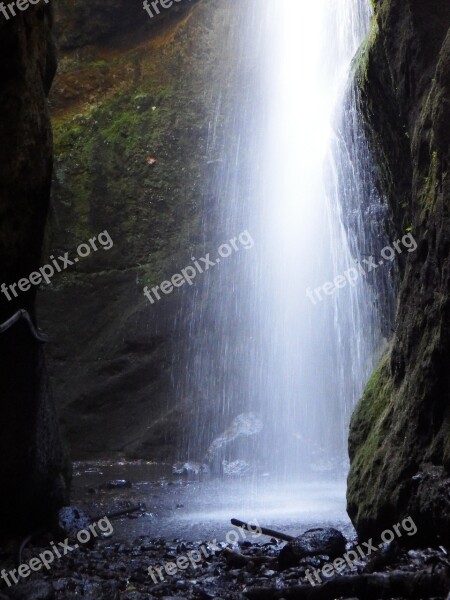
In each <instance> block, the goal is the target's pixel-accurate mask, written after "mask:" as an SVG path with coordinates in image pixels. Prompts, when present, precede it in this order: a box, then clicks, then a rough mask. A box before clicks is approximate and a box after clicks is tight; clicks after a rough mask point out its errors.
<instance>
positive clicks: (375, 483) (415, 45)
mask: <svg viewBox="0 0 450 600" xmlns="http://www.w3.org/2000/svg"><path fill="white" fill-rule="evenodd" d="M449 26H450V5H449V4H448V3H447V2H442V1H441V0H426V1H425V0H406V1H405V0H402V1H398V0H382V1H381V0H380V1H377V2H375V22H374V25H373V27H372V32H371V36H370V39H369V40H368V42H367V43H366V44H365V46H364V47H363V49H362V51H361V54H360V55H359V57H358V59H357V62H356V67H355V68H356V73H355V81H354V85H355V86H356V88H357V95H358V98H359V105H360V110H361V112H362V114H363V117H364V123H365V125H364V126H365V134H366V135H367V137H368V139H369V142H370V145H371V149H372V152H373V154H374V157H375V160H376V162H377V163H378V167H379V168H378V182H377V185H379V186H380V188H381V189H382V190H383V192H384V193H385V194H386V195H387V197H388V201H389V203H390V207H391V210H392V214H393V219H394V223H393V228H395V229H396V230H397V231H405V229H408V231H411V232H412V234H413V236H414V238H415V240H416V241H417V243H418V248H417V250H416V251H415V252H413V253H410V254H408V255H407V257H406V260H405V261H404V263H403V264H402V265H401V272H400V293H399V298H398V307H397V314H396V323H395V332H393V336H392V340H391V343H390V348H389V351H388V352H387V354H386V356H385V357H384V358H383V360H382V363H381V364H380V366H379V367H378V369H377V371H376V372H375V374H374V375H373V377H372V379H371V381H370V382H369V384H368V386H367V389H366V391H365V394H364V396H363V398H362V400H361V401H360V403H359V405H358V406H357V408H356V411H355V413H354V415H353V418H352V422H351V427H350V439H349V450H350V459H351V470H350V475H349V480H348V495H347V498H348V512H349V515H350V517H351V518H352V521H353V523H354V525H355V527H356V529H357V531H358V533H359V534H360V536H361V537H363V538H365V537H368V536H369V537H370V536H373V535H376V534H379V533H380V532H381V531H382V530H383V529H385V528H387V527H391V526H392V525H393V524H395V523H397V521H398V520H399V519H401V518H404V517H406V516H407V515H411V516H413V517H414V519H415V520H416V524H417V526H418V534H417V536H416V537H415V538H414V542H415V543H416V542H418V541H419V538H421V539H422V540H423V541H424V542H428V541H431V540H433V539H434V540H435V539H436V536H438V538H439V537H440V538H441V539H442V540H443V541H444V540H445V541H446V542H448V541H449V538H450V460H449V459H450V375H449V374H450V371H449V366H448V360H449V356H450V218H449V217H450V215H449V209H450V182H449V162H450V151H449V145H450V129H449V126H448V124H449V122H450V99H449V96H450V32H449Z"/></svg>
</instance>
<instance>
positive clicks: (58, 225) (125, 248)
mask: <svg viewBox="0 0 450 600" xmlns="http://www.w3.org/2000/svg"><path fill="white" fill-rule="evenodd" d="M100 4H101V3H98V2H94V3H92V2H90V1H89V2H88V1H86V2H78V3H77V11H78V10H79V12H78V13H77V15H78V16H77V18H78V19H80V20H81V23H82V25H80V27H79V28H78V32H80V31H84V32H86V31H87V30H89V32H90V33H89V35H88V36H87V37H82V38H80V39H77V40H75V41H72V42H71V43H72V44H73V45H78V46H79V47H77V48H76V49H72V50H70V49H67V48H68V46H70V44H69V43H68V41H67V36H68V35H69V33H68V32H69V27H68V24H70V22H71V19H70V15H72V14H73V10H74V9H73V8H71V3H69V2H66V3H63V4H62V5H61V7H60V9H59V14H58V15H57V22H58V27H59V31H60V40H61V43H62V46H63V51H62V53H61V57H60V69H59V73H58V76H57V78H56V81H55V86H54V88H53V92H52V96H51V105H52V110H53V119H54V121H53V122H54V131H55V175H54V186H53V208H54V212H53V217H52V220H51V224H50V227H49V230H50V231H51V232H52V242H51V246H50V247H49V248H48V249H47V253H48V255H50V254H52V253H53V254H55V253H57V254H59V255H62V254H63V253H64V252H66V251H69V252H70V253H71V254H73V253H74V251H75V249H76V248H77V246H78V244H80V243H84V242H88V241H89V239H90V238H92V237H93V236H95V235H98V234H99V233H100V232H102V231H104V230H107V231H108V233H109V235H110V236H111V239H112V240H113V242H114V245H113V247H112V248H111V249H109V250H108V251H105V250H103V249H100V250H99V251H98V252H96V253H92V255H91V256H89V257H87V258H85V259H80V261H79V263H78V264H77V265H76V266H72V267H70V268H69V269H68V270H66V271H64V273H62V274H60V275H58V277H57V278H56V277H55V279H54V281H53V282H52V284H51V285H50V286H45V287H44V288H43V289H42V292H41V293H40V298H39V305H40V314H41V315H42V318H43V323H44V324H45V328H46V330H48V332H49V334H50V337H51V340H52V342H51V344H49V353H50V354H49V356H50V367H51V373H52V378H53V382H54V385H55V390H56V391H57V394H58V399H59V402H60V406H61V411H62V416H63V421H64V423H65V425H66V431H67V434H68V437H69V441H70V443H71V446H72V449H73V454H74V456H76V457H92V456H98V455H99V454H111V453H118V454H121V455H124V454H125V455H128V456H138V457H149V458H163V457H164V458H167V456H168V453H169V452H172V451H173V450H174V448H175V446H176V444H177V441H178V440H179V437H180V428H182V427H183V425H184V424H185V423H186V419H187V418H188V417H189V411H190V403H191V402H192V401H193V399H192V398H180V399H179V402H178V403H175V402H174V400H173V399H174V397H175V394H174V390H173V382H174V379H176V373H175V374H174V372H173V369H174V366H173V363H174V362H175V359H174V357H175V358H180V357H181V355H182V353H183V352H184V351H185V336H187V335H200V333H199V332H190V333H189V331H190V328H189V326H188V324H187V323H183V322H182V320H183V318H187V317H182V316H181V311H180V309H181V308H183V309H184V311H183V314H184V315H185V316H186V315H189V306H190V302H191V301H192V299H193V298H194V294H195V290H193V289H192V288H189V289H187V286H186V289H181V290H175V291H174V293H173V294H171V295H169V296H164V297H163V298H162V300H161V301H160V302H156V303H155V304H153V305H152V304H150V302H149V301H148V300H147V299H146V298H145V296H144V294H143V289H144V286H146V285H147V286H150V287H152V286H155V285H159V284H160V283H161V282H163V281H164V280H166V279H168V278H170V277H171V276H172V275H173V274H174V273H177V272H179V271H180V269H182V268H184V267H185V266H186V265H187V264H189V263H190V262H191V257H192V256H194V255H195V256H202V255H205V254H206V252H208V250H207V249H206V248H207V246H208V244H213V243H214V246H213V247H217V246H216V242H215V241H213V237H214V236H213V234H211V238H210V239H206V240H205V239H204V238H203V236H202V219H203V220H204V221H205V220H208V219H210V217H211V211H213V210H214V207H215V205H216V198H215V197H213V194H212V193H211V190H212V189H213V185H212V181H213V179H214V176H215V172H216V170H217V169H218V168H220V166H221V165H220V163H219V161H217V160H216V161H215V160H210V158H211V157H210V156H209V155H208V153H209V152H210V149H208V137H209V136H210V134H211V132H213V133H214V136H215V137H214V139H213V143H214V144H216V145H217V146H220V143H221V140H222V139H223V136H224V135H226V132H227V130H228V128H227V123H226V122H225V120H224V118H223V116H222V115H223V114H232V111H230V110H227V107H228V106H229V105H230V104H231V103H232V104H233V105H237V106H239V105H240V104H239V97H238V94H239V93H242V94H244V93H245V90H246V88H247V86H248V85H249V81H250V78H247V81H242V80H239V77H240V75H239V73H240V70H239V69H238V68H235V67H236V65H237V64H238V63H239V60H240V58H239V55H238V52H239V46H238V44H237V43H236V40H234V39H233V32H234V31H235V30H237V23H238V19H239V15H240V8H239V7H242V6H243V5H244V4H245V2H244V3H242V2H235V1H232V2H230V3H228V2H227V3H223V2H221V1H218V0H207V1H201V2H198V3H193V2H187V1H186V2H184V3H180V4H179V5H178V7H179V10H177V6H176V5H174V7H173V9H172V8H171V9H170V10H167V11H165V14H164V15H163V16H164V18H161V19H160V21H159V22H154V20H153V19H150V18H149V17H148V16H147V14H146V13H145V12H144V11H143V9H142V4H141V3H140V2H139V3H138V6H139V10H140V15H139V19H140V24H139V26H138V25H137V24H136V23H134V25H133V26H130V24H129V22H128V25H126V27H125V32H124V33H123V32H122V29H121V27H119V29H118V30H116V29H115V28H114V27H115V25H114V24H116V25H117V23H118V22H120V15H122V10H123V9H122V7H123V6H124V5H125V4H128V3H125V2H114V3H112V4H111V6H110V7H109V9H108V12H107V13H105V14H104V15H103V17H102V18H103V19H104V23H103V25H102V29H101V30H100V31H99V32H98V37H97V38H96V36H95V32H93V31H92V29H91V25H92V23H91V21H90V20H89V19H90V18H91V14H94V13H95V14H97V16H98V15H99V13H100ZM101 7H103V3H102V4H101ZM114 7H115V8H116V9H117V11H118V12H115V11H114V10H113V9H114ZM66 9H67V11H68V12H66ZM128 18H131V15H129V16H128ZM84 19H85V20H86V21H84ZM108 22H109V25H108ZM70 35H72V34H70ZM80 35H81V33H80ZM83 35H84V34H83ZM86 35H87V34H86ZM105 36H106V37H105ZM87 42H89V44H87ZM230 65H231V67H230ZM203 90H207V91H206V92H203ZM236 90H238V91H236ZM218 107H220V109H222V110H219V109H218ZM213 158H217V157H216V156H214V157H213ZM212 220H213V219H211V221H212ZM226 235H229V233H228V232H227V234H226ZM219 239H220V243H222V241H223V240H222V238H219ZM55 255H56V254H55ZM181 362H182V361H181V360H180V363H181Z"/></svg>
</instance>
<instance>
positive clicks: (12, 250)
mask: <svg viewBox="0 0 450 600" xmlns="http://www.w3.org/2000/svg"><path fill="white" fill-rule="evenodd" d="M51 24H52V17H51V12H50V9H49V8H48V7H46V6H45V5H43V6H39V7H33V8H29V9H28V10H27V11H26V12H25V13H21V14H19V15H17V16H16V17H14V18H10V20H9V21H6V20H5V19H4V18H3V16H2V17H0V51H1V54H2V61H1V63H0V86H1V90H2V93H1V95H0V139H1V140H2V144H1V147H0V257H1V259H0V283H3V284H5V286H6V285H11V284H17V282H18V281H19V280H20V279H22V278H25V277H28V276H29V275H30V273H32V272H33V271H36V270H37V269H38V267H39V266H40V264H41V263H40V256H41V248H42V244H43V239H44V230H45V224H46V219H47V212H48V206H49V198H50V183H51V171H52V134H51V127H50V121H49V115H48V109H47V99H46V95H47V93H48V91H49V89H50V86H51V83H52V79H53V76H54V72H55V65H56V60H55V52H54V44H53V39H52V35H51ZM31 287H32V289H31V290H30V291H28V292H21V291H18V290H17V287H16V288H15V290H14V292H13V291H11V290H9V291H8V288H6V287H5V288H3V290H2V293H1V294H0V323H2V322H4V321H6V320H8V319H9V318H10V317H12V316H13V315H14V313H16V312H17V311H18V309H24V310H26V311H28V313H29V314H30V315H31V318H32V319H34V313H35V291H33V290H35V289H36V288H35V287H34V286H31ZM5 289H6V292H5ZM14 294H15V295H14ZM32 329H33V326H31V327H30V326H29V324H27V322H26V321H25V320H24V319H20V320H19V321H17V322H16V323H14V324H12V325H11V327H8V328H7V330H6V331H4V332H3V333H0V357H1V360H0V398H1V402H2V409H1V418H0V457H1V459H0V488H1V490H2V494H1V495H0V531H1V532H5V530H18V529H21V528H23V529H24V530H25V531H29V530H30V528H33V527H36V526H37V525H39V524H42V522H43V521H45V520H46V519H48V518H49V517H50V516H51V514H52V512H53V511H54V510H55V509H56V508H58V507H59V506H60V505H61V504H62V503H64V502H65V501H66V500H67V478H66V476H67V468H66V462H65V456H64V452H63V448H62V444H61V439H60V436H59V425H58V421H57V417H56V412H55V408H54V405H53V400H52V396H51V392H50V390H49V387H48V377H47V372H46V366H45V358H44V353H43V346H42V343H40V342H38V341H37V340H36V339H35V337H34V336H33V335H32Z"/></svg>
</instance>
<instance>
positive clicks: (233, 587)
mask: <svg viewBox="0 0 450 600" xmlns="http://www.w3.org/2000/svg"><path fill="white" fill-rule="evenodd" d="M98 465H99V463H97V466H95V467H94V466H89V467H88V466H87V465H86V464H82V463H78V464H76V465H75V479H74V489H73V502H74V505H76V506H77V507H78V511H79V515H80V516H79V517H78V514H77V520H76V521H75V522H71V521H70V519H67V515H65V516H64V519H63V518H62V516H60V519H59V522H58V526H56V525H55V527H54V529H53V532H36V534H34V535H33V537H31V539H30V538H26V539H25V540H24V539H23V537H22V538H20V539H16V540H9V541H8V542H5V541H3V543H0V566H1V569H5V570H6V573H8V572H10V571H11V570H12V569H15V568H16V569H17V567H18V565H19V564H30V561H31V560H32V559H33V558H35V559H36V558H37V557H39V555H40V554H42V553H44V552H46V551H47V552H48V551H49V550H50V551H51V550H52V548H53V547H54V546H53V544H56V545H57V547H59V549H60V551H61V552H60V553H61V554H62V556H61V558H59V559H55V560H53V561H52V562H51V564H50V565H49V569H48V570H47V569H44V568H42V569H41V570H39V571H37V572H33V573H32V574H31V575H29V576H28V577H27V578H26V579H20V578H19V579H20V581H21V582H20V583H19V584H17V585H13V586H11V587H8V586H7V585H6V583H5V581H1V588H0V600H5V599H6V598H10V599H12V600H75V598H85V599H86V600H94V599H95V600H103V599H104V600H119V599H120V600H150V599H153V598H155V599H156V598H163V599H165V600H175V599H176V598H192V599H208V598H210V599H216V600H217V599H219V598H220V599H227V600H228V599H229V600H233V599H244V598H250V599H256V600H258V599H261V600H264V599H266V598H267V599H270V598H280V599H281V598H285V599H286V600H288V599H289V598H300V599H302V598H306V599H315V598H320V599H321V600H327V599H328V598H330V599H352V600H354V599H355V598H359V599H360V600H370V599H371V598H374V599H379V598H392V599H396V600H401V599H407V598H435V599H437V598H442V599H444V598H446V597H447V592H448V590H449V589H450V562H449V560H448V555H447V550H446V548H444V547H443V546H440V547H438V546H437V547H436V548H428V549H422V550H417V549H407V548H401V547H400V546H398V545H397V542H396V541H394V542H392V543H391V544H382V545H380V546H378V545H376V544H375V547H374V549H373V551H372V552H371V555H370V556H366V558H365V559H362V558H361V559H360V558H359V557H358V559H356V560H354V562H352V563H351V566H352V568H350V565H348V564H343V567H342V571H341V572H340V574H339V575H335V576H334V577H330V578H329V579H327V578H326V577H325V576H324V575H323V574H322V575H321V574H320V573H321V570H322V569H323V567H324V566H325V565H326V564H327V563H330V562H332V561H333V560H335V559H336V558H338V557H342V556H343V555H344V554H345V553H346V552H348V551H349V550H355V548H356V545H357V542H356V540H355V538H354V537H353V536H352V530H350V529H346V528H345V527H342V526H341V525H340V524H339V527H340V528H341V529H342V530H343V533H344V535H345V538H344V537H343V536H342V534H341V533H340V532H339V531H337V530H336V529H333V528H330V526H329V523H324V528H323V529H322V530H321V531H318V530H317V529H314V530H313V532H312V533H309V534H305V533H304V534H302V535H301V536H300V537H299V538H297V541H296V542H295V543H294V542H286V541H282V540H280V539H275V537H272V536H271V535H259V536H253V535H252V534H250V533H248V532H244V531H243V530H238V529H236V528H234V529H233V528H231V526H230V525H229V522H227V523H225V522H224V523H223V529H222V530H221V531H218V532H217V535H216V538H217V539H214V538H213V536H210V535H209V533H210V532H209V531H207V529H206V528H205V527H204V528H203V532H204V535H203V537H201V536H200V535H199V536H198V537H199V539H196V540H194V541H188V540H187V537H188V536H187V535H186V534H187V530H186V529H183V528H182V526H181V523H182V520H176V518H175V513H176V512H177V511H178V509H179V508H180V507H181V506H182V505H181V504H177V502H178V503H179V502H181V501H183V499H184V498H186V497H187V496H183V490H184V489H185V488H186V487H188V486H189V482H188V481H187V480H186V479H185V478H183V477H173V478H170V477H167V476H162V477H160V478H159V479H157V478H155V479H154V481H152V482H149V481H146V482H145V485H144V484H140V483H138V482H137V481H138V480H139V477H140V475H142V473H143V471H142V472H141V471H140V470H139V469H141V468H143V466H142V465H137V466H135V467H134V468H135V470H134V471H133V470H131V469H130V467H126V466H125V467H124V468H128V471H126V472H127V473H128V474H130V473H134V474H135V481H133V482H131V481H129V480H126V479H124V480H122V479H117V480H110V479H108V477H107V475H108V474H109V473H110V472H108V464H107V463H106V462H105V464H104V466H98ZM109 466H110V465H109ZM114 468H115V469H118V467H114ZM146 468H148V467H146ZM114 472H115V473H119V472H120V471H117V470H115V471H114ZM161 490H163V492H161ZM144 500H145V501H146V502H144ZM184 501H186V500H184ZM136 507H139V509H138V510H135V511H134V512H131V513H130V514H125V515H121V516H118V517H116V518H113V517H111V520H110V521H108V523H110V524H112V527H109V526H108V527H107V526H106V525H107V523H106V522H105V521H104V520H103V517H104V515H106V514H111V513H114V512H117V511H121V510H122V511H123V510H126V509H130V508H136ZM166 513H167V514H168V515H170V514H172V519H173V525H172V527H171V528H169V527H168V525H167V523H168V521H167V520H165V516H167V515H166ZM70 514H73V513H70ZM83 514H85V515H86V519H87V521H86V522H85V523H84V524H83V521H82V516H83ZM233 516H236V515H233V514H230V515H229V517H230V518H232V517H233ZM101 522H103V525H104V527H102V529H100V531H103V533H102V534H101V536H100V531H99V536H98V537H97V538H96V539H95V541H93V542H92V543H86V544H82V543H79V544H78V546H79V547H78V548H76V549H74V546H75V544H76V543H77V541H80V540H75V536H76V535H77V532H78V531H79V530H80V529H82V528H84V529H87V528H88V525H89V523H99V524H100V523H101ZM261 525H262V524H261ZM71 528H72V529H71ZM97 528H99V526H98V527H97ZM300 529H301V530H303V531H304V530H305V529H306V527H302V528H300ZM285 530H287V528H286V529H285ZM191 531H192V529H191ZM194 531H195V535H196V534H197V532H198V531H200V530H198V529H194ZM226 531H227V533H224V532H226ZM57 532H58V533H57ZM143 532H150V535H148V534H145V533H144V534H142V533H143ZM155 532H156V533H155ZM177 532H178V535H177ZM230 532H232V533H230ZM139 533H141V534H140V535H139ZM299 533H300V532H299ZM404 537H406V536H404ZM65 538H69V541H68V542H67V543H66V546H64V543H63V540H64V539H65ZM91 538H92V539H93V537H92V536H91ZM182 538H184V539H182ZM411 539H414V538H411ZM191 540H192V537H191ZM58 543H59V545H58ZM67 544H68V545H69V546H70V550H69V549H68V547H67ZM361 547H362V548H365V545H364V544H363V543H361ZM64 552H65V554H64ZM171 563H172V565H171ZM342 563H344V560H342ZM177 564H178V567H177V566H176V565H177ZM149 567H151V568H152V569H153V570H152V571H151V572H149ZM158 568H160V569H162V570H160V571H159V573H158ZM164 568H166V571H165V570H164ZM315 570H316V572H318V570H320V572H318V577H319V578H321V579H322V581H323V585H320V584H319V582H318V581H317V578H316V579H314V577H315V576H314V575H313V573H314V571H315ZM167 571H168V572H167ZM308 575H309V580H308ZM9 578H10V579H11V577H10V576H9ZM312 584H314V585H312Z"/></svg>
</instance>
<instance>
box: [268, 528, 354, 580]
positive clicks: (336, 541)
mask: <svg viewBox="0 0 450 600" xmlns="http://www.w3.org/2000/svg"><path fill="white" fill-rule="evenodd" d="M346 543H347V540H346V539H345V537H344V536H343V535H342V533H341V532H340V531H338V530H337V529H334V528H332V527H326V528H317V529H310V530H309V531H305V533H303V534H302V535H300V536H298V537H296V538H295V539H294V540H292V541H291V542H288V543H287V544H286V546H284V547H283V548H282V549H281V552H280V554H279V556H278V564H279V566H280V569H282V570H284V569H289V568H291V567H296V566H297V565H298V564H299V561H300V560H301V559H302V558H306V557H307V556H315V555H319V554H320V555H325V556H327V557H329V558H330V559H333V558H337V557H339V556H342V555H343V554H345V545H346Z"/></svg>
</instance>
